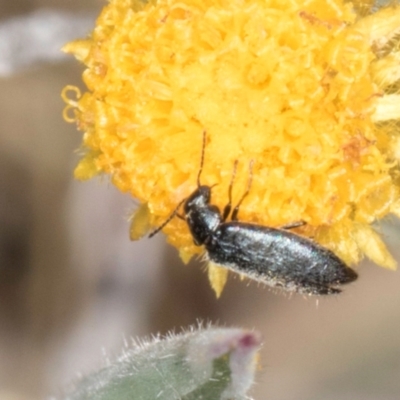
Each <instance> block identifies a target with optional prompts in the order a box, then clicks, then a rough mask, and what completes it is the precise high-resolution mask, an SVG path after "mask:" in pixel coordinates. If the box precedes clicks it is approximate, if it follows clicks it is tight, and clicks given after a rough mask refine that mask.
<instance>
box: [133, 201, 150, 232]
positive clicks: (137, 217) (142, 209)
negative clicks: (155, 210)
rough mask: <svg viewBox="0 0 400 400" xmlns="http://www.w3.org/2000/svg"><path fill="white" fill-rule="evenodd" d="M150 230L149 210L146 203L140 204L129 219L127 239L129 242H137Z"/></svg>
mask: <svg viewBox="0 0 400 400" xmlns="http://www.w3.org/2000/svg"><path fill="white" fill-rule="evenodd" d="M149 229H150V210H149V207H148V205H147V203H143V204H141V205H140V206H139V207H138V209H137V210H136V211H135V213H134V214H133V215H132V218H131V225H130V227H129V237H130V239H131V240H139V239H140V238H142V237H143V236H144V235H145V234H146V233H147V232H148V231H149Z"/></svg>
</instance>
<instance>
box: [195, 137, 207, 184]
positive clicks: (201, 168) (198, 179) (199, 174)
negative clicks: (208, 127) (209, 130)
mask: <svg viewBox="0 0 400 400" xmlns="http://www.w3.org/2000/svg"><path fill="white" fill-rule="evenodd" d="M206 141H207V137H206V131H203V145H202V147H201V157H200V168H199V173H198V174H197V187H200V186H201V184H200V176H201V173H202V172H203V166H204V153H205V149H206Z"/></svg>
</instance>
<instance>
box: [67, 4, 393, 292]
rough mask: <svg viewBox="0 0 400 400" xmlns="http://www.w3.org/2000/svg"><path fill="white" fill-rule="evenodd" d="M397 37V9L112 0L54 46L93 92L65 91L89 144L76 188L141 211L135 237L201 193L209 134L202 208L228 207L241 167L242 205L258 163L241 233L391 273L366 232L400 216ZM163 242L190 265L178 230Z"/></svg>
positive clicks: (189, 246)
mask: <svg viewBox="0 0 400 400" xmlns="http://www.w3.org/2000/svg"><path fill="white" fill-rule="evenodd" d="M362 15H364V16H362ZM399 34H400V6H399V5H393V6H391V7H386V8H382V9H380V10H378V11H376V10H375V9H374V7H373V2H365V1H364V2H355V3H347V2H345V1H342V0H158V1H154V2H153V1H152V2H149V3H140V2H138V1H135V0H112V1H110V3H109V4H108V6H106V7H105V8H104V9H103V12H102V13H101V15H100V17H99V18H98V20H97V24H96V27H95V29H94V31H93V33H92V35H91V37H90V38H89V39H87V40H78V41H75V42H72V43H70V44H68V45H67V46H66V47H65V48H64V50H65V51H66V52H70V53H73V54H74V55H75V57H76V58H77V59H79V60H80V61H82V62H83V63H84V64H85V65H86V70H85V71H84V73H83V80H84V82H85V84H86V86H87V88H88V91H87V92H86V93H84V94H83V95H82V96H81V95H80V93H79V91H78V89H76V88H73V87H70V86H68V87H66V88H65V89H64V93H63V96H64V98H65V100H66V102H67V103H68V106H67V109H66V111H65V116H66V118H67V119H69V120H74V121H76V122H77V125H78V127H79V129H80V130H82V131H84V136H83V148H84V151H85V156H84V158H83V159H82V160H81V161H80V163H79V164H78V166H77V168H76V170H75V176H76V177H77V178H78V179H87V178H91V177H92V176H94V175H96V174H98V173H106V174H110V176H111V178H112V181H113V183H114V184H115V185H116V186H117V187H118V188H119V189H120V190H122V191H123V192H129V193H130V194H131V195H132V196H133V197H135V198H136V199H138V200H139V201H140V202H141V203H142V204H143V207H141V208H140V211H139V214H138V216H137V217H136V218H134V222H135V223H136V225H134V226H133V236H135V237H136V236H138V235H139V234H140V233H141V231H143V230H144V229H145V226H146V225H147V220H148V222H149V223H150V224H151V225H153V226H158V225H160V224H161V223H162V222H164V221H165V220H166V218H168V216H169V215H170V214H171V212H172V211H173V210H174V209H175V207H176V205H177V204H178V203H179V202H180V201H181V200H182V199H184V198H186V197H187V196H188V195H189V194H191V193H192V192H193V191H194V190H195V189H196V186H197V175H198V172H199V166H200V157H201V151H202V137H203V132H206V139H207V143H206V146H205V158H204V167H203V171H202V175H201V183H202V184H204V185H209V186H211V185H214V184H216V186H215V187H213V189H212V204H216V205H218V207H220V209H223V207H224V206H225V205H226V203H227V201H228V187H229V184H230V182H231V178H232V174H233V166H234V163H235V161H236V160H237V161H238V168H237V172H236V176H235V183H234V186H233V200H234V201H233V203H234V204H235V203H236V202H237V201H238V200H239V199H240V198H241V196H242V195H243V193H244V192H245V190H246V187H247V185H248V181H249V164H250V162H251V160H252V161H253V168H252V170H253V171H252V176H253V180H252V186H251V189H250V193H249V195H248V196H247V197H246V198H245V200H244V202H243V204H242V205H241V208H240V214H239V218H240V220H241V221H248V222H255V223H258V224H262V225H268V226H274V227H275V226H282V225H285V224H287V223H291V222H295V221H305V222H306V225H305V226H304V227H302V228H299V230H298V232H299V233H300V234H303V235H306V236H311V237H313V238H314V239H315V240H316V241H318V242H319V243H321V244H323V245H324V246H326V247H328V248H330V249H331V250H333V251H334V252H335V253H337V255H338V256H339V257H341V258H342V259H343V260H344V261H345V262H346V263H348V264H354V263H357V262H358V261H359V260H360V258H361V257H362V256H363V255H364V254H366V255H367V256H368V257H370V258H371V259H373V260H374V261H375V262H377V263H378V264H381V265H383V266H385V267H388V268H394V267H395V262H394V260H393V258H392V257H391V256H390V254H389V253H388V252H387V250H386V248H385V246H384V244H383V243H382V241H381V240H380V238H379V236H378V235H377V234H376V233H375V231H374V230H373V229H372V228H371V226H370V224H371V223H372V222H374V221H376V220H377V219H379V218H382V217H384V216H385V215H387V214H389V213H395V214H397V215H400V201H399V185H400V183H399V182H400V181H399V166H398V160H399V158H400V139H399V119H400V94H399V87H400V85H399V82H400V40H399ZM71 89H72V90H75V91H76V92H77V95H78V99H69V98H68V91H71ZM139 226H140V228H139ZM164 232H165V233H166V235H167V236H168V240H169V242H170V243H172V244H173V245H174V246H176V247H177V248H178V249H180V252H181V255H182V257H183V258H184V259H185V260H187V259H189V258H190V256H191V255H193V254H194V253H198V252H199V249H198V248H197V247H196V246H194V244H193V241H192V238H191V236H190V234H189V231H188V227H187V224H186V223H185V221H182V220H181V219H178V218H173V219H172V220H171V221H170V223H169V224H167V225H166V226H165V228H164ZM210 276H211V277H212V279H213V281H214V283H215V282H217V281H218V280H219V279H220V278H221V275H220V274H219V275H218V274H216V271H215V270H213V271H211V273H210ZM223 283H224V279H222V283H220V284H215V286H219V287H222V286H223Z"/></svg>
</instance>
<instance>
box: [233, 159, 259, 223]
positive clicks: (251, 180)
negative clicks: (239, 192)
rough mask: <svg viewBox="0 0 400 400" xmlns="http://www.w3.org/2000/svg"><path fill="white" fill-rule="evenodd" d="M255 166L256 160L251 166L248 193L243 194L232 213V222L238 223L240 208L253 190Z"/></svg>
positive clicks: (252, 161)
mask: <svg viewBox="0 0 400 400" xmlns="http://www.w3.org/2000/svg"><path fill="white" fill-rule="evenodd" d="M253 164H254V160H251V161H250V164H249V182H248V184H247V189H246V191H245V192H244V193H243V196H242V198H241V199H240V200H239V203H238V204H237V206H236V207H235V208H234V209H233V213H232V221H237V219H238V218H237V217H238V214H239V207H240V205H241V204H242V202H243V200H244V199H245V198H246V197H247V195H248V194H249V192H250V188H251V184H252V182H253Z"/></svg>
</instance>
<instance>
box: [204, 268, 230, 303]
mask: <svg viewBox="0 0 400 400" xmlns="http://www.w3.org/2000/svg"><path fill="white" fill-rule="evenodd" d="M208 279H209V280H210V284H211V287H212V288H213V290H214V292H215V294H216V296H217V298H219V296H220V295H221V293H222V290H223V289H224V287H225V284H226V281H227V279H228V270H227V269H226V268H223V267H221V266H219V265H217V264H214V263H213V262H210V263H209V264H208Z"/></svg>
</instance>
